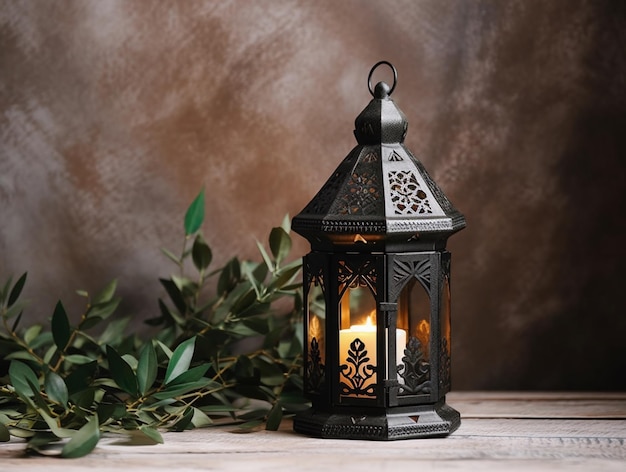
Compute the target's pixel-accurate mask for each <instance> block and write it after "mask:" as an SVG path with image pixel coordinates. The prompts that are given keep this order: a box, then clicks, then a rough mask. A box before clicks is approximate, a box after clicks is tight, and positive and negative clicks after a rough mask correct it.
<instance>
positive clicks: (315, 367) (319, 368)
mask: <svg viewBox="0 0 626 472" xmlns="http://www.w3.org/2000/svg"><path fill="white" fill-rule="evenodd" d="M323 380H324V364H323V362H322V356H321V353H320V349H319V344H318V342H317V338H315V337H314V338H313V339H312V340H311V345H310V347H309V362H308V363H307V387H308V390H309V391H310V392H315V391H317V390H319V387H320V386H321V384H322V381H323Z"/></svg>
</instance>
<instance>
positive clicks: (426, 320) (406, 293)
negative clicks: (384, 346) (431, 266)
mask: <svg viewBox="0 0 626 472" xmlns="http://www.w3.org/2000/svg"><path fill="white" fill-rule="evenodd" d="M430 323H431V320H430V297H429V296H428V292H427V291H426V288H425V287H424V286H423V285H422V284H421V283H420V282H419V281H418V280H417V279H411V280H410V281H409V282H408V283H407V284H406V285H405V286H404V288H403V289H402V292H401V293H400V298H399V300H398V328H399V329H404V330H406V331H407V333H408V339H407V341H408V342H411V340H412V339H414V340H417V341H418V342H419V344H420V347H421V349H422V353H423V355H424V360H425V361H426V362H428V361H429V359H430Z"/></svg>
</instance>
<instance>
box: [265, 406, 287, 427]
mask: <svg viewBox="0 0 626 472" xmlns="http://www.w3.org/2000/svg"><path fill="white" fill-rule="evenodd" d="M282 420H283V409H282V407H281V406H280V405H279V404H278V403H276V405H274V407H273V408H272V409H271V410H270V412H269V414H268V415H267V422H266V423H265V429H266V430H268V431H278V428H279V426H280V422H281V421H282Z"/></svg>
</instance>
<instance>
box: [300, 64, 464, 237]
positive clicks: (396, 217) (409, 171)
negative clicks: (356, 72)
mask: <svg viewBox="0 0 626 472" xmlns="http://www.w3.org/2000/svg"><path fill="white" fill-rule="evenodd" d="M385 63H386V62H385ZM386 64H388V63H386ZM377 65H378V64H377ZM388 65H390V64H388ZM391 67H392V68H393V66H391ZM374 68H376V66H374ZM393 70H394V84H393V86H392V87H389V85H388V84H386V83H385V82H379V83H378V84H377V85H376V87H375V88H374V91H372V89H371V85H370V92H371V93H372V95H373V96H374V98H373V100H371V101H370V103H369V104H368V105H367V107H366V108H365V109H364V110H363V111H362V112H361V113H360V114H359V116H358V117H357V118H356V120H355V130H354V135H355V137H356V139H357V142H358V144H357V146H356V147H355V148H354V149H352V151H351V152H350V153H349V154H348V156H347V157H346V158H345V159H344V160H343V162H341V164H339V166H338V167H337V169H336V170H335V172H334V173H333V174H332V175H331V177H330V178H329V179H328V181H327V182H326V183H325V184H324V185H323V186H322V188H321V189H320V191H319V192H318V193H317V195H315V197H313V199H312V200H311V202H310V203H309V204H308V205H307V206H306V207H305V208H304V209H303V210H302V211H301V212H300V214H298V215H297V216H295V217H294V218H293V221H292V228H293V230H294V231H295V232H297V233H299V234H301V235H302V236H304V237H305V238H307V239H308V240H309V241H310V242H311V244H312V246H314V247H315V246H316V245H317V246H320V245H321V246H326V245H328V243H330V245H332V246H335V245H337V244H340V245H346V244H347V245H350V246H352V245H360V244H362V243H370V242H371V243H372V244H374V245H380V244H381V243H382V244H384V245H388V244H389V243H390V242H392V243H394V244H397V243H400V244H409V245H414V244H419V243H420V241H421V242H427V244H431V243H432V242H433V241H442V242H443V244H444V245H445V241H446V239H447V237H448V236H450V235H451V234H453V233H455V232H456V231H459V230H461V229H463V228H464V227H465V218H464V217H463V215H462V214H461V213H460V212H459V211H458V210H457V209H456V208H454V207H453V206H452V204H451V203H450V201H449V200H448V198H447V197H446V196H445V194H444V193H443V191H442V190H441V189H440V188H439V186H438V185H437V184H436V183H435V182H434V181H433V179H432V178H431V177H430V175H429V174H428V172H427V171H426V169H425V168H424V166H423V165H422V163H421V162H420V161H419V160H418V159H417V158H416V157H415V156H414V155H413V154H412V153H411V152H410V151H409V150H408V149H407V148H406V146H405V145H404V138H405V136H406V132H407V128H408V122H407V119H406V117H405V115H404V113H402V111H401V110H400V109H399V108H398V106H397V105H396V104H395V103H394V101H393V100H392V99H391V98H390V94H391V92H392V91H393V89H394V88H395V69H393ZM373 71H374V69H372V72H373ZM372 72H370V78H371V75H372Z"/></svg>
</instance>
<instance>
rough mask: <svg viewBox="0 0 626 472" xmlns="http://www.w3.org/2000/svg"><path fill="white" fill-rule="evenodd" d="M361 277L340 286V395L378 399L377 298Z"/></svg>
mask: <svg viewBox="0 0 626 472" xmlns="http://www.w3.org/2000/svg"><path fill="white" fill-rule="evenodd" d="M360 279H361V277H356V278H354V279H352V280H351V281H346V282H344V283H342V284H340V286H339V293H340V294H341V298H340V302H339V305H340V306H339V312H340V313H341V326H340V331H339V382H340V385H341V396H342V397H351V398H367V397H374V396H375V386H376V381H377V376H376V359H377V352H376V299H375V297H374V293H373V292H372V290H371V289H370V287H369V286H368V285H367V284H360V283H359V280H360Z"/></svg>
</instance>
